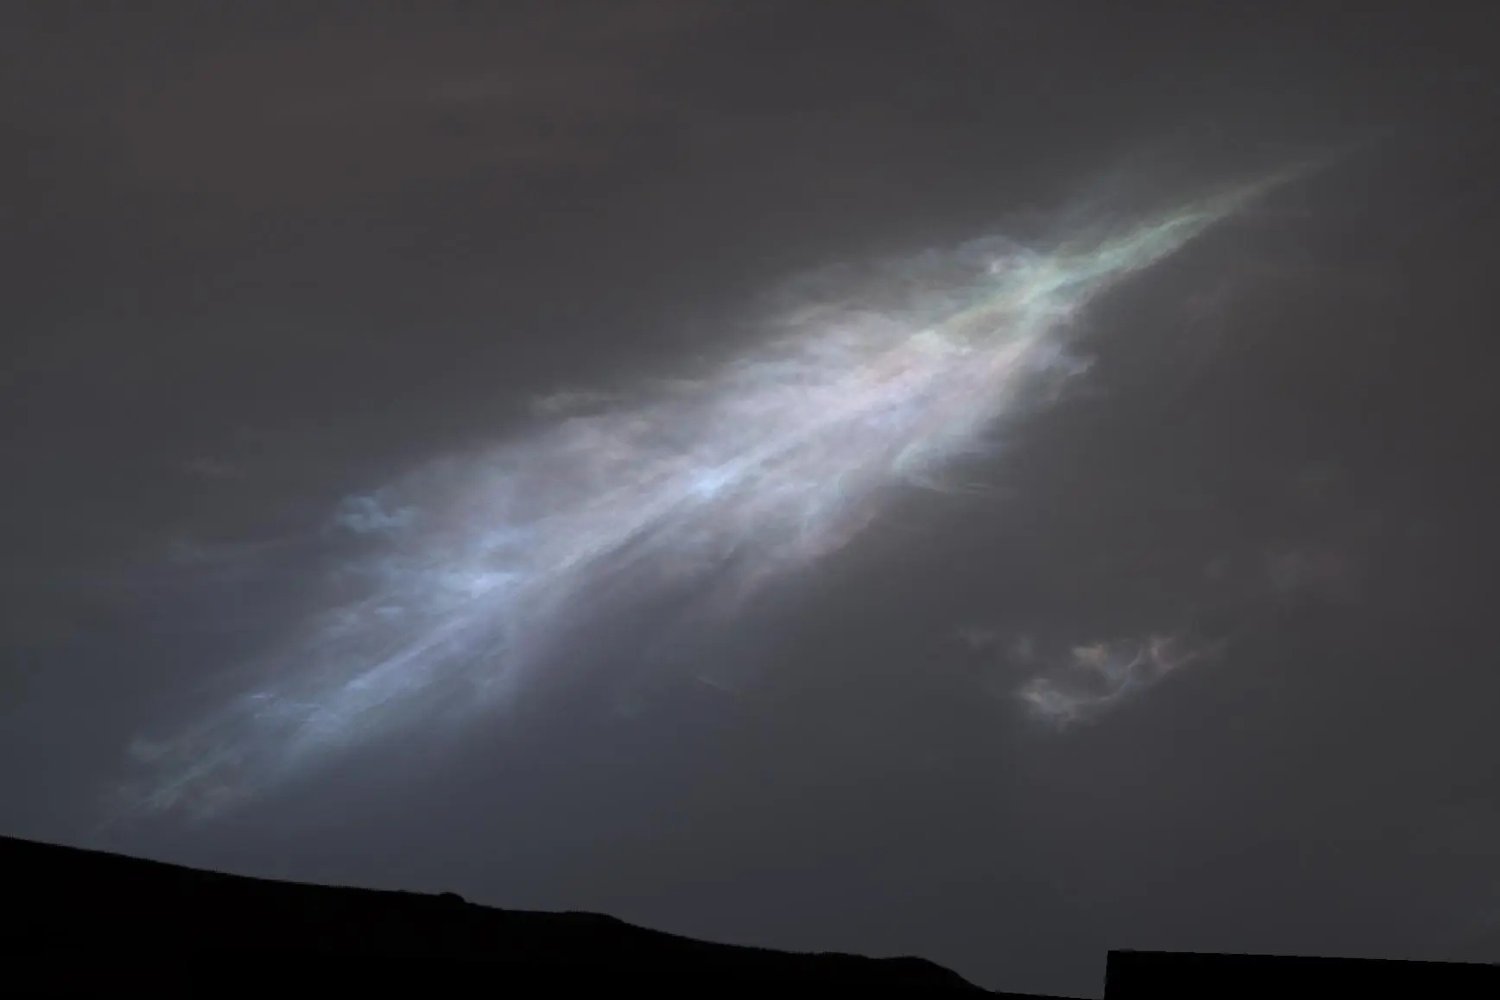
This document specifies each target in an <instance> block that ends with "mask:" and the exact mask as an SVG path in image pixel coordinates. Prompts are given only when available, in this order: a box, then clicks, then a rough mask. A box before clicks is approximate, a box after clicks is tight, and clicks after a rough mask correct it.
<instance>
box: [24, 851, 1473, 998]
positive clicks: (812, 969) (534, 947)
mask: <svg viewBox="0 0 1500 1000" xmlns="http://www.w3.org/2000/svg"><path fill="white" fill-rule="evenodd" d="M0 886H3V890H0V899H3V908H0V953H3V959H4V965H3V967H4V968H5V969H6V971H5V972H4V973H0V992H4V993H7V994H23V995H24V994H30V993H36V992H70V991H76V990H80V989H82V990H87V991H89V992H95V991H108V992H110V993H116V992H120V991H122V990H127V989H130V990H133V989H136V988H146V989H149V991H150V992H151V993H153V994H155V995H162V994H164V993H165V994H168V995H182V994H185V993H186V994H194V995H222V994H225V993H230V994H240V993H246V992H250V991H252V990H253V991H255V992H257V993H262V992H264V991H266V990H267V989H272V990H280V991H287V992H289V993H291V994H294V995H303V994H304V993H306V992H307V991H308V990H309V989H310V988H311V987H314V986H317V987H320V988H332V989H336V990H338V991H339V992H340V994H341V995H343V994H346V993H348V992H351V991H361V990H365V989H378V990H380V991H381V992H382V993H386V992H389V991H400V992H403V993H404V992H410V991H420V992H421V993H423V994H428V995H430V994H432V993H433V992H437V993H447V992H449V991H453V992H460V991H462V992H465V993H469V992H481V993H487V994H498V993H509V994H519V995H532V994H535V993H538V992H542V991H545V992H549V993H550V992H553V991H557V990H560V989H564V988H569V987H576V986H580V985H586V986H588V987H591V988H593V989H594V991H596V992H602V993H604V994H606V995H608V994H618V995H622V996H623V995H634V994H636V993H638V992H642V991H644V992H646V993H648V994H649V993H652V992H657V993H659V992H662V991H663V990H671V991H673V992H682V991H688V990H691V991H693V992H694V993H703V994H705V995H707V994H712V993H724V992H743V991H747V990H749V991H756V992H762V991H764V990H766V989H776V988H795V989H797V990H798V991H799V993H798V995H802V993H801V991H815V992H810V993H809V995H822V994H823V991H824V990H831V991H834V992H832V993H830V994H829V995H846V994H858V993H867V992H892V991H900V992H906V993H913V994H917V995H926V994H931V993H940V994H941V993H971V994H977V995H990V996H1000V997H1021V996H1022V994H986V993H985V991H984V990H981V989H979V988H978V987H976V986H974V985H973V984H971V983H969V982H967V981H965V980H964V979H963V978H961V977H960V976H959V975H957V974H956V973H954V972H951V971H949V970H947V969H944V968H943V967H941V966H939V965H935V964H933V963H931V962H928V961H925V960H923V959H919V958H885V959H873V958H862V957H859V956H855V955H842V954H831V953H828V954H795V953H792V952H783V951H772V950H769V949H762V948H745V947H739V946H735V945H723V944H710V943H708V942H704V941H695V940H693V939H691V938H684V937H677V936H675V935H672V934H664V933H661V932H659V931H651V930H646V929H645V928H641V927H634V926H632V925H630V924H627V923H624V922H622V921H619V920H615V919H614V918H612V917H606V916H599V915H596V914H590V913H536V912H526V911H515V910H497V909H491V908H489V907H484V906H475V905H473V904H470V903H467V902H465V901H464V900H463V899H461V898H460V897H458V896H454V895H451V894H445V895H441V896H427V895H419V894H416V893H405V892H378V891H374V890H369V889H342V888H334V887H329V886H316V885H301V884H297V883H291V882H275V881H269V880H265V879H253V878H243V877H240V876H236V875H223V874H218V873H215V872H206V871H198V870H196V869H192V868H182V867H178V866H176V865H168V864H161V863H158V862H155V861H143V860H139V859H136V858H128V857H122V856H120V855H115V854H104V853H100V852H96V851H84V850H78V849H76V848H69V847H56V846H51V845H47V844H38V843H33V842H31V841H25V840H15V839H11V838H3V837H0ZM1497 957H1500V956H1497ZM1108 969H1109V971H1108V985H1107V990H1106V997H1107V998H1108V1000H1119V998H1130V1000H1134V998H1145V997H1151V998H1160V1000H1168V998H1176V997H1184V998H1185V997H1195V998H1196V997H1216V998H1223V997H1266V996H1273V995H1275V994H1276V993H1278V992H1286V991H1291V990H1295V991H1296V992H1297V993H1299V994H1303V993H1308V992H1311V993H1312V994H1313V995H1316V996H1330V997H1332V996H1338V997H1350V996H1371V997H1373V996H1376V995H1381V996H1384V995H1396V996H1424V997H1461V998H1469V997H1473V998H1479V997H1484V998H1486V1000H1490V998H1494V997H1500V966H1484V965H1444V964H1438V963H1427V962H1394V961H1393V962H1382V961H1368V960H1344V959H1316V958H1268V957H1253V956H1237V955H1192V954H1169V953H1162V952H1130V951H1116V952H1111V953H1110V955H1109V967H1108Z"/></svg>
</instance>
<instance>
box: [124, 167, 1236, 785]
mask: <svg viewBox="0 0 1500 1000" xmlns="http://www.w3.org/2000/svg"><path fill="white" fill-rule="evenodd" d="M1265 186H1266V185H1265V184H1259V185H1252V186H1248V187H1244V188H1240V189H1236V190H1234V191H1231V192H1229V193H1226V194H1222V195H1219V196H1216V197H1213V198H1209V199H1205V200H1202V201H1198V202H1194V203H1191V204H1188V205H1184V206H1181V207H1179V208H1177V209H1176V210H1174V211H1171V212H1168V213H1165V214H1162V215H1159V216H1156V217H1153V218H1150V219H1147V220H1145V221H1143V222H1140V223H1139V224H1137V225H1135V226H1133V227H1129V228H1126V229H1124V230H1117V231H1114V232H1110V233H1106V234H1103V235H1099V236H1095V237H1093V238H1090V239H1081V238H1080V239H1072V240H1069V241H1066V242H1064V243H1063V244H1062V245H1059V246H1056V247H1053V248H1050V249H1047V250H1022V249H1019V248H1017V247H1016V246H1015V245H1014V244H1011V243H1006V242H1003V241H981V242H977V243H974V244H970V245H968V246H965V247H961V248H959V249H957V250H955V251H952V252H949V253H942V254H926V255H923V256H921V257H919V258H916V259H915V260H911V261H907V262H906V263H905V264H904V265H902V266H901V267H899V268H890V269H886V270H884V271H882V272H881V273H880V274H879V276H878V281H877V283H876V284H877V287H874V288H873V289H872V291H871V294H869V295H868V296H864V295H862V294H861V295H859V296H856V297H854V298H850V299H848V300H843V301H835V302H823V303H821V304H820V305H818V306H817V307H815V308H807V309H804V310H801V311H800V312H799V313H798V314H796V315H794V316H792V317H790V318H788V319H787V320H786V321H785V322H784V323H783V324H782V325H781V326H780V328H778V329H777V330H775V331H774V332H773V334H771V335H768V336H767V337H766V338H765V339H764V340H763V341H762V343H761V344H760V345H759V346H757V347H754V348H752V349H750V350H748V351H745V352H743V353H742V354H741V355H740V356H738V357H736V358H733V359H731V360H729V361H727V362H726V363H724V364H722V365H720V366H719V367H718V368H717V370H715V371H712V372H710V373H709V374H708V375H707V376H706V377H699V378H692V379H683V380H679V381H676V382H670V383H665V384H659V385H654V386H651V387H648V388H647V389H645V390H643V391H641V392H638V393H635V394H634V395H633V397H631V398H629V399H623V398H618V397H602V399H603V401H602V402H599V401H598V400H595V401H594V402H593V403H592V404H591V405H590V406H589V407H587V408H579V407H576V406H571V405H568V403H567V400H561V401H556V400H555V401H554V404H555V405H553V406H551V407H549V408H548V410H547V412H546V413H545V414H544V415H543V417H542V419H541V422H540V423H539V424H538V425H537V426H536V427H535V428H534V429H533V430H531V431H530V432H527V433H524V434H521V435H520V436H519V437H518V438H516V439H515V440H511V441H508V442H505V443H502V444H500V445H499V446H497V447H495V448H493V449H491V450H488V451H485V452H482V453H475V454H469V455H464V456H459V457H450V458H447V459H444V460H442V461H438V462H435V463H433V464H432V465H430V466H429V467H426V468H422V469H418V470H416V471H415V472H413V474H411V475H410V476H408V477H406V478H404V479H402V480H401V481H398V482H396V483H393V484H391V485H389V486H386V487H383V488H381V489H378V490H376V491H374V492H372V493H370V494H368V495H365V496H361V497H357V498H353V499H351V500H349V501H348V502H347V503H346V504H345V505H344V506H343V507H342V508H340V509H339V510H338V511H337V512H335V514H334V523H335V525H336V526H337V527H338V529H339V530H341V531H345V532H349V533H352V534H353V535H356V536H358V537H359V539H360V541H361V543H362V545H363V549H364V551H363V553H362V554H361V555H358V556H356V557H352V558H351V559H350V560H349V561H348V562H347V563H346V564H344V565H342V566H340V567H339V569H338V571H337V572H336V573H335V574H334V576H333V578H332V579H330V580H329V581H327V589H328V594H329V596H328V597H327V603H326V605H324V606H322V607H320V608H318V609H316V610H314V611H313V613H312V614H310V615H309V616H308V619H307V620H306V622H304V623H303V626H302V627H301V628H300V629H299V631H298V634H296V635H295V636H291V637H286V638H284V639H283V640H282V641H281V642H280V643H277V644H274V645H273V647H272V648H271V649H270V650H269V651H268V654H267V663H266V665H265V667H264V668H263V669H261V670H260V677H261V680H260V683H259V684H258V685H257V686H255V687H254V688H253V689H251V690H247V691H245V692H244V693H243V695H242V696H240V697H238V698H237V699H235V700H233V701H232V702H231V703H229V704H228V705H226V706H224V707H222V708H221V709H220V710H218V711H217V712H214V713H212V714H210V715H208V716H207V717H205V718H204V719H202V720H201V721H200V722H199V723H198V724H197V725H195V726H194V727H192V728H190V729H189V730H187V731H185V732H181V733H178V734H176V735H175V736H172V737H171V738H168V739H164V740H152V739H140V740H137V741H136V743H135V744H134V745H133V746H132V748H131V754H132V757H133V758H134V759H135V762H136V764H137V765H138V766H139V767H140V768H142V771H143V775H144V776H143V777H142V778H141V779H140V780H139V781H137V782H135V783H132V784H131V785H130V786H129V787H128V789H127V790H126V794H125V797H126V802H127V809H128V810H129V811H136V810H141V811H146V812H156V811H164V810H177V809H181V810H185V811H187V812H190V813H193V814H196V815H204V814H210V813H213V812H215V811H217V810H220V809H222V808H224V807H226V806H228V805H231V804H233V803H236V802H238V801H241V800H242V799H244V798H245V797H247V796H251V795H254V794H255V793H257V792H258V791H261V790H264V789H265V788H267V787H269V786H271V785H273V784H275V783H276V782H278V781H280V780H284V779H286V778H288V777H291V776H293V775H295V774H298V773H301V772H304V771H306V770H307V769H309V768H310V767H312V766H314V765H316V764H317V763H318V762H320V761H322V760H325V759H326V758H327V757H328V756H329V754H330V752H332V751H336V750H338V749H340V748H344V747H349V746H353V745H355V744H358V743H362V742H365V741H368V740H371V739H376V738H380V737H386V736H389V735H391V734H393V733H395V732H398V731H400V729H401V728H402V727H406V726H419V725H420V726H443V727H448V726H453V725H456V724H459V723H461V722H464V721H472V719H474V718H478V717H482V716H483V715H484V713H485V711H486V710H487V709H493V708H495V707H496V706H497V705H500V704H503V703H506V702H507V701H509V700H510V699H513V698H515V697H518V696H520V695H521V694H523V693H524V691H523V689H524V688H525V687H526V686H527V684H528V682H530V681H533V680H535V679H537V678H538V677H540V676H541V675H542V672H544V671H546V670H547V668H548V664H549V662H550V663H555V659H549V647H553V646H554V644H555V643H556V642H557V641H558V640H560V639H561V638H563V637H565V636H566V635H567V633H568V632H569V631H570V630H571V629H574V628H576V627H577V626H579V625H580V624H581V623H584V622H585V621H586V620H587V619H588V618H589V617H590V616H594V615H597V614H599V613H600V609H609V608H622V607H629V606H630V604H631V602H635V601H640V600H644V599H649V598H650V596H651V595H653V594H661V593H664V592H665V591H666V589H667V588H669V587H674V586H681V585H691V586H692V587H694V588H695V592H696V593H699V594H701V595H702V600H703V601H704V602H705V608H706V609H711V610H713V611H714V612H715V613H719V614H722V613H726V612H732V611H733V609H734V608H735V607H736V606H737V605H738V604H739V602H741V601H743V600H744V599H745V598H747V597H749V596H751V595H753V594H754V593H756V592H757V591H758V590H759V589H760V588H763V587H765V586H766V585H767V584H768V583H769V582H771V581H774V580H776V579H777V578H779V577H782V576H784V575H785V574H787V573H789V572H793V571H797V570H800V569H803V568H805V567H807V566H809V565H810V564H812V563H814V562H816V561H817V560H818V559H819V558H820V557H823V556H825V555H827V554H829V553H830V552H833V551H835V550H837V549H838V548H840V547H841V546H843V545H845V544H846V543H848V542H849V541H850V540H851V539H852V538H853V537H854V536H855V535H857V534H858V533H859V532H860V531H861V530H862V529H864V528H865V527H867V526H868V525H869V524H870V523H871V521H872V520H873V519H874V518H875V517H876V515H877V514H878V512H879V510H880V508H881V501H882V499H883V498H884V497H886V496H887V495H888V491H889V489H890V488H891V487H893V486H895V485H897V484H899V483H901V482H903V481H905V482H917V483H921V484H929V483H931V482H933V481H934V479H935V477H936V476H937V475H938V474H939V473H940V472H941V471H942V469H943V468H944V467H945V465H948V464H950V463H951V462H952V461H953V460H954V459H955V458H956V457H958V456H959V455H960V454H962V453H963V452H965V451H970V450H973V449H975V448H976V447H977V446H978V445H979V443H980V440H981V436H982V435H983V434H984V432H985V431H986V430H987V429H988V428H990V427H992V426H993V425H994V423H995V422H996V421H997V420H998V419H1000V418H1003V417H1005V416H1006V415H1007V414H1008V413H1013V412H1015V410H1016V408H1017V407H1018V406H1019V405H1020V403H1021V402H1022V401H1023V400H1024V399H1025V398H1026V395H1025V394H1026V392H1027V390H1029V389H1032V388H1034V387H1035V386H1036V385H1037V382H1038V380H1039V379H1042V378H1045V377H1046V376H1048V374H1049V373H1056V372H1057V371H1058V362H1059V361H1061V360H1064V359H1065V358H1066V353H1065V348H1066V346H1067V344H1066V340H1067V334H1068V331H1069V329H1070V327H1071V320H1073V318H1074V317H1075V316H1076V315H1077V313H1078V312H1079V310H1080V309H1082V308H1083V307H1085V306H1087V305H1088V304H1089V302H1090V301H1091V300H1093V299H1094V298H1095V297H1097V296H1098V295H1099V294H1100V293H1101V292H1103V291H1105V290H1106V289H1108V288H1110V287H1111V286H1113V285H1114V284H1116V283H1118V282H1120V281H1121V280H1123V279H1125V278H1128V277H1129V276H1131V275H1132V274H1134V273H1136V272H1139V271H1140V270H1142V269H1144V268H1147V267H1149V266H1150V265H1152V264H1154V263H1156V262H1158V261H1160V260H1162V259H1163V258H1165V257H1167V256H1168V255H1170V254H1173V253H1175V252H1176V251H1177V250H1179V249H1180V248H1182V247H1183V246H1184V245H1185V244H1186V243H1188V241H1190V240H1191V239H1192V238H1193V237H1195V236H1197V235H1198V234H1199V233H1201V232H1202V231H1203V230H1205V229H1206V228H1207V227H1209V226H1210V225H1212V224H1213V223H1215V222H1217V221H1219V220H1220V219H1222V218H1224V217H1225V216H1226V215H1228V214H1230V213H1231V212H1233V211H1234V210H1236V209H1237V208H1238V207H1240V206H1241V205H1242V204H1244V202H1245V201H1246V200H1247V199H1248V198H1250V197H1253V196H1254V195H1255V194H1257V193H1258V192H1259V191H1260V190H1262V189H1263V188H1264V187H1265Z"/></svg>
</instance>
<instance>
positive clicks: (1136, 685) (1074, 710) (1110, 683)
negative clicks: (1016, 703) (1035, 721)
mask: <svg viewBox="0 0 1500 1000" xmlns="http://www.w3.org/2000/svg"><path fill="white" fill-rule="evenodd" d="M1206 652H1208V648H1207V647H1198V648H1194V647H1192V646H1190V645H1189V644H1188V643H1187V641H1186V640H1185V639H1184V638H1183V637H1181V636H1175V635H1150V636H1147V637H1145V638H1140V639H1113V640H1107V641H1095V642H1089V643H1085V644H1082V645H1076V646H1073V647H1071V648H1070V649H1069V650H1067V652H1066V653H1065V654H1063V655H1062V656H1061V657H1060V658H1058V659H1055V660H1054V661H1053V663H1052V665H1051V667H1050V668H1049V669H1048V670H1047V671H1045V672H1044V673H1042V674H1039V675H1037V676H1035V677H1032V678H1031V679H1030V680H1029V681H1027V682H1026V683H1025V684H1023V685H1022V686H1021V688H1020V690H1019V691H1018V692H1017V695H1018V696H1019V697H1020V699H1021V700H1022V701H1023V702H1024V703H1025V704H1026V706H1027V708H1028V710H1029V711H1030V712H1031V713H1032V714H1033V715H1035V716H1037V717H1039V718H1041V719H1044V720H1046V721H1048V722H1051V723H1054V724H1056V725H1058V726H1060V727H1062V726H1068V725H1071V724H1074V723H1078V722H1083V721H1087V720H1089V719H1093V718H1095V717H1097V716H1099V715H1100V714H1102V713H1104V712H1106V711H1108V710H1110V709H1113V708H1115V707H1117V706H1118V705H1120V704H1121V703H1122V702H1124V701H1125V700H1126V699H1128V698H1131V697H1133V696H1135V695H1136V694H1138V693H1140V692H1142V691H1145V690H1147V689H1149V688H1151V687H1154V686H1155V685H1156V684H1158V683H1160V682H1161V681H1162V680H1163V679H1164V678H1165V677H1166V676H1167V675H1168V674H1171V673H1172V672H1174V671H1176V670H1178V669H1179V668H1181V667H1183V666H1185V665H1187V664H1188V663H1191V662H1192V661H1194V660H1197V659H1199V658H1201V657H1202V656H1203V655H1204V654H1205V653H1206Z"/></svg>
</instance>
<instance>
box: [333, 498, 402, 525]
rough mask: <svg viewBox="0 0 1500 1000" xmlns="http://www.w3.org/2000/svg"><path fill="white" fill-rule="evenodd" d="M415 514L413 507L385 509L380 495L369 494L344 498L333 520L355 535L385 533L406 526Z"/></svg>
mask: <svg viewBox="0 0 1500 1000" xmlns="http://www.w3.org/2000/svg"><path fill="white" fill-rule="evenodd" d="M416 516H417V511H416V508H414V507H396V508H394V509H387V507H386V505H385V504H384V502H383V501H382V499H381V497H379V496H378V495H376V494H370V495H365V496H352V497H347V498H345V500H344V502H343V503H342V504H340V505H339V509H338V511H337V513H335V514H334V516H333V522H334V524H336V525H338V526H339V527H341V528H343V529H345V530H346V531H351V532H353V533H354V534H356V535H387V534H392V533H394V532H397V531H400V530H401V529H402V528H405V527H408V526H409V525H410V524H411V523H412V522H413V521H414V520H415V519H416Z"/></svg>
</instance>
